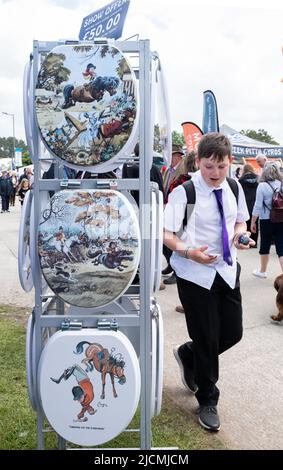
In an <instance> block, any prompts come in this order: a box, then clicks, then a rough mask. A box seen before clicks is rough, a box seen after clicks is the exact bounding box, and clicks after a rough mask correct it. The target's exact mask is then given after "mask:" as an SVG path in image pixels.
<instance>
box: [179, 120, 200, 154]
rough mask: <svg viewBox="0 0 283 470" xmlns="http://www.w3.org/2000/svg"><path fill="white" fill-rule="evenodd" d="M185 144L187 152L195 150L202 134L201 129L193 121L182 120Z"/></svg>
mask: <svg viewBox="0 0 283 470" xmlns="http://www.w3.org/2000/svg"><path fill="white" fill-rule="evenodd" d="M182 128H183V134H184V139H185V144H186V147H187V150H188V153H189V152H196V150H197V146H198V143H199V141H200V139H201V138H202V136H203V132H202V130H201V129H200V128H199V127H198V126H197V125H196V124H195V123H194V122H190V121H187V122H182Z"/></svg>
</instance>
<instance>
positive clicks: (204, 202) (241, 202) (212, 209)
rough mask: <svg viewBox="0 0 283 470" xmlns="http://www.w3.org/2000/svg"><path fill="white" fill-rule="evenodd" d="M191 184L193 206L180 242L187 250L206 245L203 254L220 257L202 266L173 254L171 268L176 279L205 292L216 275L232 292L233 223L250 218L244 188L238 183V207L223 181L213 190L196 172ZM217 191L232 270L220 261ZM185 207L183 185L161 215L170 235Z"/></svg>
mask: <svg viewBox="0 0 283 470" xmlns="http://www.w3.org/2000/svg"><path fill="white" fill-rule="evenodd" d="M192 181H193V183H194V187H195V191H196V203H195V206H194V210H193V212H192V214H191V216H190V218H189V220H188V224H187V227H186V228H185V230H184V232H183V234H182V235H181V237H180V238H181V240H182V241H183V242H184V244H185V246H187V247H190V248H192V247H196V248H198V247H201V246H203V245H208V249H207V251H206V253H208V254H209V253H211V254H214V253H219V254H220V256H219V257H218V258H217V260H216V261H215V262H214V263H211V264H201V263H197V262H196V261H192V260H190V259H186V258H184V257H182V256H180V255H179V254H178V253H176V252H173V254H172V256H171V259H170V264H171V266H172V268H173V269H174V271H175V272H176V274H177V276H178V277H181V278H183V279H186V280H187V281H190V282H194V283H195V284H198V285H199V286H201V287H204V288H206V289H210V288H211V286H212V284H213V281H214V278H215V276H216V272H218V273H219V274H220V276H221V277H222V278H223V279H224V280H225V281H226V283H227V284H228V285H229V286H230V287H231V288H232V289H234V287H235V284H236V274H237V262H236V254H237V250H236V248H235V246H234V244H233V237H234V228H235V224H236V222H239V223H240V222H245V221H246V220H248V219H249V218H250V217H249V212H248V209H247V205H246V200H245V195H244V191H243V188H242V187H241V185H240V184H238V183H237V184H238V188H239V198H238V207H237V201H236V198H235V196H234V194H233V192H232V190H231V188H230V186H229V184H228V183H227V181H226V180H225V181H223V183H222V184H221V185H220V186H219V188H214V187H211V186H208V184H207V183H206V182H205V181H204V179H203V178H202V176H201V173H200V171H197V172H196V173H194V175H193V177H192ZM220 188H222V193H223V205H224V214H225V219H226V226H227V232H228V238H229V244H230V252H231V256H232V260H233V264H232V266H229V265H228V264H227V263H225V261H223V247H222V224H221V217H220V213H219V209H218V205H217V201H216V197H215V194H214V193H213V190H214V189H220ZM186 206H187V196H186V191H185V189H184V188H183V185H179V186H177V188H175V189H174V191H172V193H171V194H170V195H169V199H168V203H167V205H166V208H165V211H164V228H165V229H166V230H168V231H170V232H178V231H179V230H180V228H181V227H182V223H183V219H184V211H185V208H186Z"/></svg>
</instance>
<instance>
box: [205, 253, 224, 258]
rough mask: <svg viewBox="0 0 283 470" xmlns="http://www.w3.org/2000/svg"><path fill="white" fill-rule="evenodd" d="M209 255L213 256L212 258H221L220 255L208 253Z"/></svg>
mask: <svg viewBox="0 0 283 470" xmlns="http://www.w3.org/2000/svg"><path fill="white" fill-rule="evenodd" d="M207 254H208V256H211V258H219V256H221V255H220V253H207Z"/></svg>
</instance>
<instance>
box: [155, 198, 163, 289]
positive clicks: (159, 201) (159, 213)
mask: <svg viewBox="0 0 283 470" xmlns="http://www.w3.org/2000/svg"><path fill="white" fill-rule="evenodd" d="M162 247H163V194H162V192H161V191H158V193H157V194H156V238H155V266H154V269H155V271H154V282H153V292H157V291H158V290H159V287H160V283H161V269H162V268H161V266H162Z"/></svg>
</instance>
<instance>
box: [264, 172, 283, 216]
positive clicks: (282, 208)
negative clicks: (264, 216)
mask: <svg viewBox="0 0 283 470" xmlns="http://www.w3.org/2000/svg"><path fill="white" fill-rule="evenodd" d="M266 183H267V184H268V185H269V186H270V187H271V189H272V191H273V195H272V202H271V209H270V217H269V219H270V222H272V223H273V224H278V223H280V222H283V183H281V187H280V189H274V188H273V186H272V185H271V184H270V183H269V182H268V181H266Z"/></svg>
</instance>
